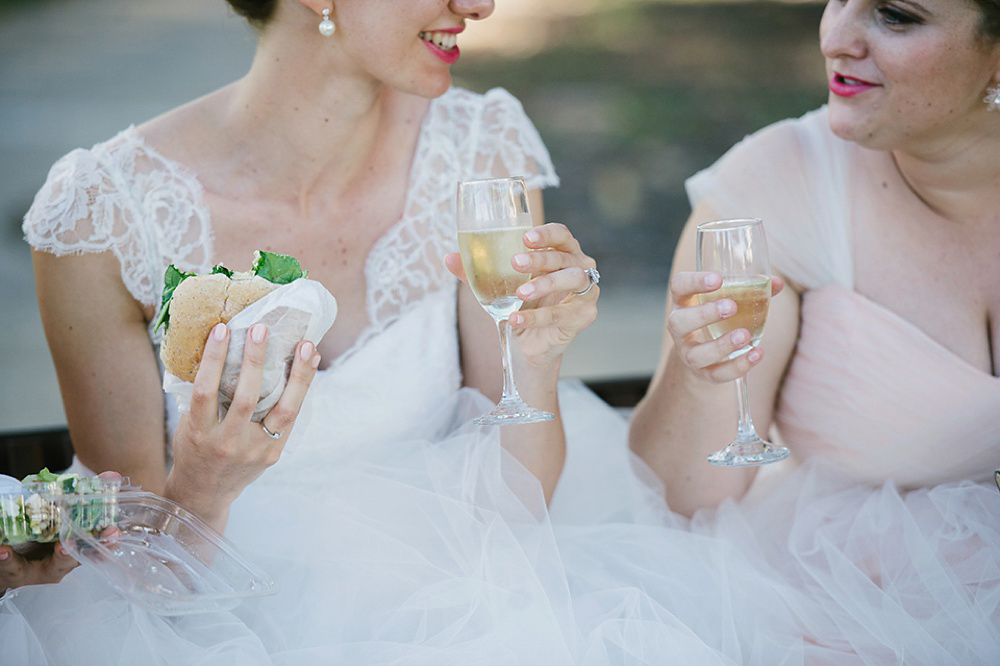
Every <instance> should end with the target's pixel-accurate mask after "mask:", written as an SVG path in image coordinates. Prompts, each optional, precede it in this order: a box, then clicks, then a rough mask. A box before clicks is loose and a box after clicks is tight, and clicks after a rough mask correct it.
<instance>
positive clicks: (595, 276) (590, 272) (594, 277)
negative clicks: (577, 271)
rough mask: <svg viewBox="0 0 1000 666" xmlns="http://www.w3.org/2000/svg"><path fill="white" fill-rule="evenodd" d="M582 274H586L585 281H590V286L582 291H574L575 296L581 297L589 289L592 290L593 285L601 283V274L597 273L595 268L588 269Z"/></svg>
mask: <svg viewBox="0 0 1000 666" xmlns="http://www.w3.org/2000/svg"><path fill="white" fill-rule="evenodd" d="M584 273H586V274H587V279H588V280H590V284H588V285H587V288H586V289H584V290H583V291H574V292H573V293H574V294H576V295H577V296H583V295H584V294H586V293H587V292H589V291H590V290H591V289H593V288H594V285H595V284H597V283H598V282H600V281H601V274H600V273H599V272H598V270H597V269H596V268H588V269H587V270H585V271H584Z"/></svg>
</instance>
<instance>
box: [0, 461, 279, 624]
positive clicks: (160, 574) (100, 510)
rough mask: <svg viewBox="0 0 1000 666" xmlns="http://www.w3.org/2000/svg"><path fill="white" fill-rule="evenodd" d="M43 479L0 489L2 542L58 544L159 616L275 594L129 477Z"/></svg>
mask: <svg viewBox="0 0 1000 666" xmlns="http://www.w3.org/2000/svg"><path fill="white" fill-rule="evenodd" d="M43 472H44V471H43ZM34 476H38V475H34ZM41 476H42V478H41V479H39V478H33V477H28V478H27V479H25V481H24V483H23V484H22V486H23V492H22V493H21V494H17V493H11V492H0V530H2V535H0V536H2V540H3V543H16V544H21V543H26V542H32V541H35V542H45V541H55V540H59V541H61V542H62V543H63V546H64V547H65V548H66V550H67V551H68V552H69V553H70V554H71V555H72V556H73V557H74V558H75V559H76V560H78V561H79V562H80V563H81V564H83V565H84V566H88V567H91V568H92V569H94V570H95V571H96V572H97V573H98V574H99V575H100V576H101V577H102V578H104V579H105V580H106V581H107V582H108V583H109V584H110V585H112V586H113V587H114V588H116V589H117V590H118V591H119V592H121V593H122V594H123V595H124V596H125V597H127V598H128V599H130V600H131V601H133V602H135V603H137V604H139V605H141V606H143V607H145V608H147V609H148V610H151V611H153V612H156V613H159V614H162V615H185V614H191V613H200V612H205V611H213V610H228V609H230V608H234V607H235V606H237V605H238V604H239V603H240V602H241V601H242V600H243V599H245V598H247V597H254V596H261V595H266V594H272V593H274V592H276V591H277V586H276V584H275V582H274V580H273V579H272V578H271V577H270V576H268V575H267V573H265V572H264V571H262V570H261V569H260V568H258V567H257V566H256V565H254V564H253V563H252V562H250V561H248V560H247V559H246V558H245V557H244V556H243V555H242V554H241V553H240V552H239V551H238V550H237V549H236V547H235V546H233V544H232V543H230V542H229V541H228V540H227V539H226V538H225V537H223V536H221V535H220V534H219V533H218V532H216V531H215V530H213V529H212V528H210V527H209V526H208V525H207V524H205V523H204V522H203V521H202V520H201V519H200V518H198V517H197V516H195V515H194V514H192V513H191V512H190V511H188V510H186V509H185V508H183V507H182V506H180V505H179V504H177V503H175V502H172V501H170V500H168V499H165V498H163V497H159V496H158V495H154V494H152V493H148V492H143V491H142V490H140V489H139V488H137V487H135V486H130V485H128V481H127V479H124V480H123V479H100V478H97V477H95V478H86V477H76V476H75V475H61V476H60V477H58V478H57V479H55V480H50V479H48V478H47V477H45V476H44V474H43V475H41ZM70 477H73V478H70Z"/></svg>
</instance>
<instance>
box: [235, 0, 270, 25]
mask: <svg viewBox="0 0 1000 666" xmlns="http://www.w3.org/2000/svg"><path fill="white" fill-rule="evenodd" d="M226 1H227V2H228V3H229V5H230V6H231V7H232V8H233V10H234V11H235V12H236V13H237V14H239V15H240V16H243V17H244V18H246V20H248V21H249V22H250V23H252V24H253V25H255V26H257V27H258V28H260V27H263V26H265V25H267V22H268V21H270V20H271V17H273V16H274V12H275V8H276V7H277V6H278V0H226Z"/></svg>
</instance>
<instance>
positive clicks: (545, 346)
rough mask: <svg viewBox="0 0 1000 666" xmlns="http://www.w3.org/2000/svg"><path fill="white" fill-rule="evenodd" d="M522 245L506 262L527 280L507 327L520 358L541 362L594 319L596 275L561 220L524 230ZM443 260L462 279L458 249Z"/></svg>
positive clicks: (563, 348) (547, 360) (559, 351)
mask: <svg viewBox="0 0 1000 666" xmlns="http://www.w3.org/2000/svg"><path fill="white" fill-rule="evenodd" d="M524 245H525V247H527V248H528V249H529V250H531V251H530V252H524V253H521V254H516V255H514V256H513V257H512V258H511V265H512V266H513V267H514V269H515V270H517V271H518V272H520V273H528V274H530V275H531V279H530V280H529V281H528V282H527V283H525V284H523V285H521V286H520V287H519V288H518V290H517V295H518V297H519V298H520V299H521V300H522V301H524V306H523V307H522V308H521V309H520V310H519V311H517V312H515V313H514V314H512V315H511V316H510V327H511V331H512V332H513V333H514V335H515V337H516V339H517V341H518V343H519V346H520V349H521V352H522V354H524V357H525V358H526V359H527V360H528V361H529V362H530V363H532V364H534V365H538V366H544V365H547V364H548V363H551V362H552V361H554V360H556V359H558V358H559V357H561V356H562V354H563V352H565V351H566V348H567V347H568V346H569V343H570V342H572V341H573V339H574V338H575V337H576V336H577V334H578V333H580V331H582V330H583V329H585V328H587V327H588V326H590V325H591V324H592V323H594V320H595V319H596V318H597V299H598V296H599V295H600V292H601V289H600V287H598V286H597V280H598V279H599V274H598V273H597V272H596V269H597V264H596V262H595V261H594V260H593V259H592V258H591V257H590V256H588V255H587V254H585V253H584V252H583V251H582V250H581V249H580V243H579V242H578V241H577V240H576V238H574V237H573V234H572V233H571V232H570V230H569V229H568V228H567V227H566V225H564V224H559V223H557V222H552V223H548V224H543V225H540V226H537V227H532V228H531V229H530V230H528V231H527V232H525V234H524ZM445 264H446V265H447V266H448V269H449V270H451V272H452V273H454V274H455V276H456V277H458V278H459V279H461V280H463V281H465V282H467V281H468V280H467V279H466V276H465V271H464V270H463V268H462V260H461V257H460V256H459V255H458V253H451V254H449V255H448V256H447V257H446V258H445ZM588 271H593V272H592V273H588ZM591 275H593V276H594V277H593V278H592V277H591ZM583 292H586V293H583Z"/></svg>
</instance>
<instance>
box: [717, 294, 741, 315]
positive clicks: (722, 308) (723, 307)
mask: <svg viewBox="0 0 1000 666" xmlns="http://www.w3.org/2000/svg"><path fill="white" fill-rule="evenodd" d="M716 303H717V304H716V306H715V307H716V309H717V310H718V311H719V316H720V317H731V316H732V315H734V314H736V303H734V302H732V301H730V300H728V299H725V298H724V299H722V300H721V301H717V302H716Z"/></svg>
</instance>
